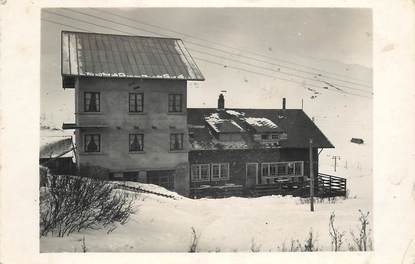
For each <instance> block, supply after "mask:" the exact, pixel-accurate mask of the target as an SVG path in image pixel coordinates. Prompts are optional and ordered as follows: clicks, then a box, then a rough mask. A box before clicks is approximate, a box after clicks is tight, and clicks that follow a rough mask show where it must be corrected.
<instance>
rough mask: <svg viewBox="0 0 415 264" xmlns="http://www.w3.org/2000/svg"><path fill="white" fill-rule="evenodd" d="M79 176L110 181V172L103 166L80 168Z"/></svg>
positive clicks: (86, 165)
mask: <svg viewBox="0 0 415 264" xmlns="http://www.w3.org/2000/svg"><path fill="white" fill-rule="evenodd" d="M79 175H80V176H82V177H88V178H94V179H101V180H107V179H109V175H110V171H109V169H107V168H104V167H101V166H96V165H90V164H85V165H81V166H80V167H79Z"/></svg>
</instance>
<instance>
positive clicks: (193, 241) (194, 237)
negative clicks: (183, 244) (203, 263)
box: [189, 226, 200, 253]
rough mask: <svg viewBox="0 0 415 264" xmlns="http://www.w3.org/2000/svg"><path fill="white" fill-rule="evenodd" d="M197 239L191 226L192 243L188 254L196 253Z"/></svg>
mask: <svg viewBox="0 0 415 264" xmlns="http://www.w3.org/2000/svg"><path fill="white" fill-rule="evenodd" d="M199 237H200V236H198V235H197V233H196V229H195V228H194V227H193V226H192V243H191V244H190V247H189V253H195V252H197V244H198V243H199Z"/></svg>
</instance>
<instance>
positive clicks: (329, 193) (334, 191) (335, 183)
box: [317, 173, 347, 197]
mask: <svg viewBox="0 0 415 264" xmlns="http://www.w3.org/2000/svg"><path fill="white" fill-rule="evenodd" d="M317 187H318V196H319V197H334V196H346V192H347V180H346V179H345V178H341V177H337V176H333V175H328V174H323V173H319V174H318V184H317Z"/></svg>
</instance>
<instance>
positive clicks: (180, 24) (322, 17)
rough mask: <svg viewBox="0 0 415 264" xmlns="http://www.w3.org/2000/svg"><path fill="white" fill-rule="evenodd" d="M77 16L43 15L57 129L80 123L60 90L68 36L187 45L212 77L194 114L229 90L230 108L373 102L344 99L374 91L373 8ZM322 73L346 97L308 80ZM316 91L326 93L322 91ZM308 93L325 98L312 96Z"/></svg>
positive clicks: (69, 95) (45, 64)
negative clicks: (63, 38) (170, 40)
mask: <svg viewBox="0 0 415 264" xmlns="http://www.w3.org/2000/svg"><path fill="white" fill-rule="evenodd" d="M45 11H46V12H45ZM75 11H76V12H73V11H70V10H63V9H59V10H58V9H47V10H43V12H42V19H44V20H43V21H42V50H41V55H42V56H41V60H42V64H41V65H42V68H41V89H42V91H41V98H42V103H41V111H42V114H44V116H46V118H47V119H48V121H49V122H50V123H52V124H53V125H56V126H60V125H61V123H62V122H70V121H72V120H73V119H74V114H73V111H74V110H73V109H74V107H73V105H74V98H73V92H72V91H71V90H66V91H64V90H63V89H62V84H61V82H62V80H61V76H60V32H61V30H72V31H80V30H81V29H83V30H86V31H93V32H102V33H116V34H127V33H128V34H131V35H147V36H152V35H153V36H154V35H158V36H166V35H168V36H171V37H176V38H182V39H183V40H184V43H185V45H186V47H187V48H188V49H189V50H190V53H191V54H192V56H193V57H194V58H195V60H196V62H197V64H198V66H199V67H200V69H201V71H202V73H203V75H204V76H205V78H206V81H204V82H198V83H196V82H190V83H189V85H188V87H189V88H188V94H189V100H188V106H189V107H215V106H216V101H217V96H218V94H219V92H220V91H222V90H226V91H227V92H226V94H225V99H226V106H227V107H241V108H279V107H280V106H281V103H280V101H281V98H282V97H287V105H288V107H290V108H301V99H303V100H304V106H305V110H308V111H309V112H310V113H312V114H313V115H318V114H323V113H321V111H323V110H322V109H325V107H324V105H325V104H326V103H328V102H333V100H334V101H335V103H339V104H347V102H350V101H353V100H361V101H362V102H363V103H362V104H365V101H367V100H370V99H366V98H365V99H363V100H362V99H361V97H360V96H353V95H346V94H345V93H357V94H359V95H364V96H366V95H369V94H368V91H369V92H370V91H371V87H370V85H371V61H372V16H371V11H370V10H369V9H334V8H330V9H329V8H327V9H317V8H308V9H300V8H295V9H294V8H244V9H235V8H232V9H224V8H209V9H207V8H202V9H201V8H198V9H178V8H176V9H161V8H159V9H145V8H136V9H105V11H106V13H104V12H101V11H99V10H96V9H75ZM51 12H53V13H55V14H53V13H51ZM79 12H82V13H87V14H89V16H86V15H84V14H81V13H79ZM108 12H111V13H112V14H109V13H108ZM57 14H59V15H57ZM65 16H66V17H65ZM100 18H101V19H100ZM128 19H133V20H136V21H132V20H128ZM46 20H48V21H46ZM81 20H84V21H81ZM137 20H138V21H137ZM52 21H53V22H52ZM111 21H113V22H111ZM114 22H116V23H114ZM140 22H144V23H146V24H143V23H140ZM58 23H60V25H59V24H58ZM63 24H65V25H63ZM94 24H95V25H94ZM121 24H125V25H130V26H131V27H128V26H123V25H121ZM150 25H152V26H153V27H152V26H150ZM154 26H157V27H154ZM132 27H134V28H132ZM168 29H170V30H172V31H174V32H172V31H168ZM143 30H145V31H143ZM120 31H123V32H126V33H122V32H120ZM149 31H151V32H149ZM206 40H207V41H206ZM206 46H208V47H211V48H214V49H209V48H208V47H206ZM231 47H234V48H237V49H232V48H231ZM219 50H225V51H227V52H221V51H219ZM207 53H209V54H207ZM259 55H261V56H259ZM247 57H250V58H247ZM252 58H253V59H252ZM206 60H209V61H213V62H215V63H217V64H212V63H208V62H206ZM235 60H237V61H239V62H235ZM264 61H267V62H271V64H270V63H264ZM218 64H219V65H218ZM241 69H243V70H241ZM277 70H278V71H280V70H281V71H282V72H285V74H280V73H278V72H276V71H277ZM305 72H311V73H312V74H307V73H305ZM329 73H335V74H336V75H329ZM318 74H322V75H323V76H324V75H328V76H332V77H335V78H337V80H333V79H330V83H332V84H339V85H343V86H344V87H342V90H343V91H344V92H343V93H342V92H339V91H336V90H335V89H334V88H332V87H330V89H328V90H324V88H322V87H323V86H324V85H321V83H316V82H313V81H310V80H309V79H310V78H311V79H312V78H316V77H317V76H318ZM303 76H304V78H303ZM305 77H307V78H308V79H307V78H305ZM282 79H285V80H282ZM287 79H288V80H290V81H286V80H287ZM342 81H348V82H342ZM350 81H352V82H353V83H350ZM357 83H358V84H357ZM310 85H311V86H310ZM316 86H318V87H320V88H321V89H316ZM307 88H310V89H314V90H316V91H320V92H321V94H315V93H314V92H311V93H310V90H309V89H308V90H307ZM313 96H316V97H314V98H313ZM306 112H307V111H306Z"/></svg>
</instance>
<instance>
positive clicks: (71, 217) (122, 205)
mask: <svg viewBox="0 0 415 264" xmlns="http://www.w3.org/2000/svg"><path fill="white" fill-rule="evenodd" d="M46 178H47V183H46V187H45V188H44V189H45V193H44V195H42V196H41V199H40V235H41V236H46V235H48V234H49V233H52V235H56V236H59V237H62V236H65V235H69V234H71V233H73V232H75V231H78V232H79V231H81V230H83V229H99V228H102V227H110V228H111V229H112V230H113V229H114V228H115V223H116V222H118V223H121V224H124V223H126V222H127V220H128V218H129V216H130V215H131V214H132V213H134V211H133V203H134V198H133V197H129V196H128V194H126V193H124V192H117V191H116V190H115V187H114V185H112V184H110V183H107V182H105V181H101V180H97V179H91V178H82V177H76V176H59V175H47V177H46Z"/></svg>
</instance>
